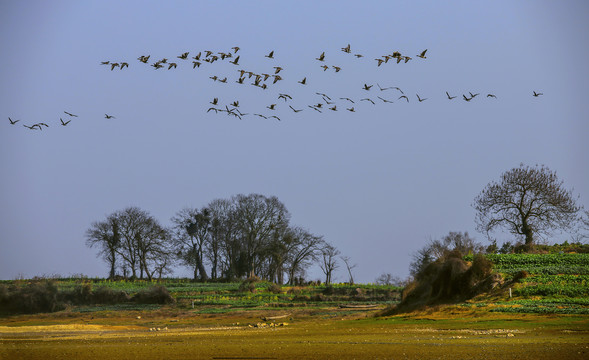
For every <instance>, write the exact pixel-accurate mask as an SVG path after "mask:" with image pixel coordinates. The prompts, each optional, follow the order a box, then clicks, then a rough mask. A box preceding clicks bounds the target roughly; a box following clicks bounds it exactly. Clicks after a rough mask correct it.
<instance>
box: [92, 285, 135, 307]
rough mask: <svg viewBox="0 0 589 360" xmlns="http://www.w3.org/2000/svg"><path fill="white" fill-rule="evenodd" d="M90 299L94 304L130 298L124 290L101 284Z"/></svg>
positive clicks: (125, 300)
mask: <svg viewBox="0 0 589 360" xmlns="http://www.w3.org/2000/svg"><path fill="white" fill-rule="evenodd" d="M92 300H93V302H94V303H95V304H119V303H123V302H127V301H129V300H130V298H129V295H127V293H126V292H124V291H122V290H120V291H115V290H113V289H111V288H109V287H106V286H101V287H99V288H97V289H96V290H94V292H93V293H92Z"/></svg>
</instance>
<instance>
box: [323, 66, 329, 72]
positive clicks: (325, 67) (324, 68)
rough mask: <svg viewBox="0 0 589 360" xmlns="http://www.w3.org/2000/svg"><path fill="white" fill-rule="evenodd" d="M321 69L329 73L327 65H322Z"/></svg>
mask: <svg viewBox="0 0 589 360" xmlns="http://www.w3.org/2000/svg"><path fill="white" fill-rule="evenodd" d="M321 67H322V68H323V71H327V69H329V66H327V65H321Z"/></svg>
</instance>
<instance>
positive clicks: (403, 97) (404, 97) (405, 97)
mask: <svg viewBox="0 0 589 360" xmlns="http://www.w3.org/2000/svg"><path fill="white" fill-rule="evenodd" d="M401 99H405V100H407V102H409V98H408V97H407V95H401V96H399V99H397V100H401Z"/></svg>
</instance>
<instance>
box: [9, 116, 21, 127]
mask: <svg viewBox="0 0 589 360" xmlns="http://www.w3.org/2000/svg"><path fill="white" fill-rule="evenodd" d="M8 121H10V125H14V124H16V123H17V122H19V121H20V120H12V119H11V118H10V117H8Z"/></svg>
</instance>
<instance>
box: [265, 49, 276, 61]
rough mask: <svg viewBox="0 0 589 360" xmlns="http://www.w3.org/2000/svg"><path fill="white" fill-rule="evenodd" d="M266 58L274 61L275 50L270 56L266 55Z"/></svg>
mask: <svg viewBox="0 0 589 360" xmlns="http://www.w3.org/2000/svg"><path fill="white" fill-rule="evenodd" d="M264 56H265V57H267V58H269V59H274V50H272V51H270V53H269V54H268V55H264Z"/></svg>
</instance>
